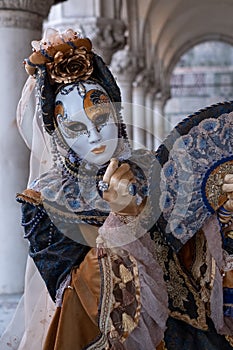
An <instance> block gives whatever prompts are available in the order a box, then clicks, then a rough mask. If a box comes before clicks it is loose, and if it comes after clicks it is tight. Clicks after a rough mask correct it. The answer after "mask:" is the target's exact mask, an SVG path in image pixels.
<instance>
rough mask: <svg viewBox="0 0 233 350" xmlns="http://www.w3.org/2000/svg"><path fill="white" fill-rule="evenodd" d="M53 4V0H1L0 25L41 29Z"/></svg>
mask: <svg viewBox="0 0 233 350" xmlns="http://www.w3.org/2000/svg"><path fill="white" fill-rule="evenodd" d="M53 4H54V0H40V1H38V0H18V1H15V0H1V1H0V11H1V16H0V25H1V26H2V27H13V28H28V29H35V30H37V29H38V30H41V29H42V23H43V20H44V19H45V18H46V17H47V16H48V14H49V11H50V8H51V6H52V5H53ZM29 14H30V16H29Z"/></svg>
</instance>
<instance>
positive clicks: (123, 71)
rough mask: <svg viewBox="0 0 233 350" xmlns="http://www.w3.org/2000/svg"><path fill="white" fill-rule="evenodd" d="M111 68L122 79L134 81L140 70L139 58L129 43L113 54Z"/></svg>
mask: <svg viewBox="0 0 233 350" xmlns="http://www.w3.org/2000/svg"><path fill="white" fill-rule="evenodd" d="M111 70H112V71H113V72H114V74H116V75H117V77H119V79H120V80H122V81H124V80H126V81H130V82H131V83H132V82H133V80H134V79H135V76H136V74H137V72H138V58H137V56H136V55H135V53H134V52H132V51H131V50H130V49H129V47H128V45H126V46H125V47H124V48H123V49H122V50H119V51H117V52H116V53H115V54H114V55H113V57H112V61H111Z"/></svg>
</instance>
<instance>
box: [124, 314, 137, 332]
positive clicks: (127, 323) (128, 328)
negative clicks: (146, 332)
mask: <svg viewBox="0 0 233 350" xmlns="http://www.w3.org/2000/svg"><path fill="white" fill-rule="evenodd" d="M122 325H123V328H124V330H125V332H127V333H131V332H132V331H133V330H134V328H135V326H136V324H135V322H134V320H133V319H132V317H131V316H130V315H128V314H126V313H125V312H124V313H123V314H122Z"/></svg>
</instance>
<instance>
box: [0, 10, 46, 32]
mask: <svg viewBox="0 0 233 350" xmlns="http://www.w3.org/2000/svg"><path fill="white" fill-rule="evenodd" d="M42 23H43V17H41V16H39V15H36V14H30V16H28V13H27V12H21V11H2V12H1V16H0V26H1V27H5V28H24V29H33V30H39V31H41V29H42Z"/></svg>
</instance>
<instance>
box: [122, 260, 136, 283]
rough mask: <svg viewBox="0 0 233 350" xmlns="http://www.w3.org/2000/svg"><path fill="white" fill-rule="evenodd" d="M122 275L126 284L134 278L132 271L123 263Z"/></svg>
mask: <svg viewBox="0 0 233 350" xmlns="http://www.w3.org/2000/svg"><path fill="white" fill-rule="evenodd" d="M120 276H121V279H122V282H123V283H125V284H126V283H128V282H130V281H132V279H133V276H132V273H131V272H130V271H129V270H128V269H127V268H126V267H125V266H124V265H123V264H120Z"/></svg>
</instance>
